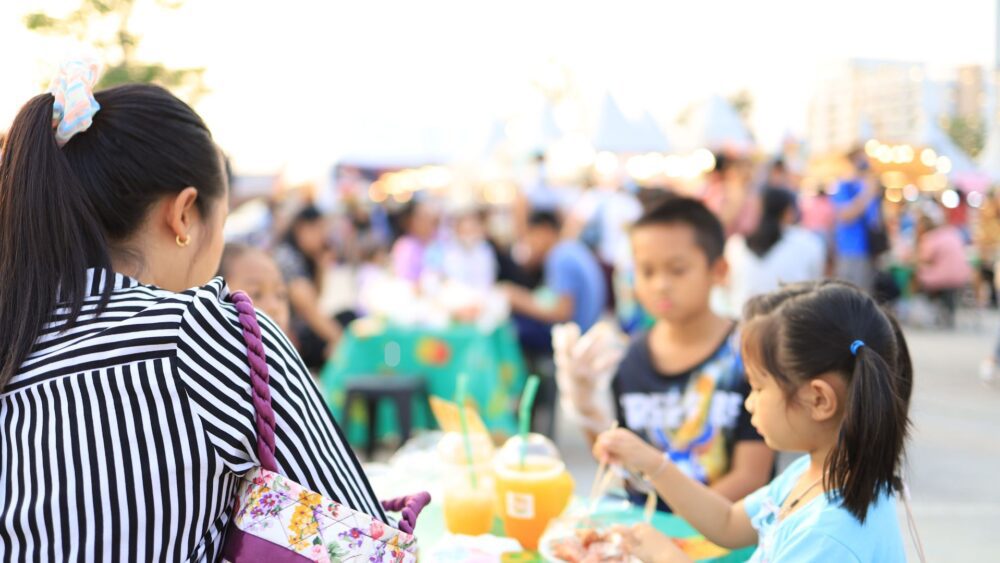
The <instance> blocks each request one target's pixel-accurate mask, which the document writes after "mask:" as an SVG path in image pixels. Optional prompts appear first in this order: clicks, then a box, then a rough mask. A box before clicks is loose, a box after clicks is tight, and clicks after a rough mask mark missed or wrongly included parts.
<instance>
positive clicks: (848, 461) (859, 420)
mask: <svg viewBox="0 0 1000 563" xmlns="http://www.w3.org/2000/svg"><path fill="white" fill-rule="evenodd" d="M891 362H892V363H891V364H890V363H889V362H887V361H886V360H885V359H884V358H882V356H881V355H879V353H878V352H876V351H875V350H873V349H871V348H869V347H868V346H864V345H862V346H859V347H857V354H856V356H855V361H854V373H853V374H852V376H851V378H850V382H849V383H848V388H847V403H846V405H845V413H844V423H843V426H842V427H841V431H840V437H839V439H838V441H837V445H836V446H835V447H834V449H833V450H832V451H831V452H830V457H829V458H828V461H827V463H828V471H827V475H826V483H825V485H826V487H827V489H828V490H836V491H839V493H840V496H841V498H842V502H843V506H844V508H846V509H847V510H848V511H849V512H850V513H851V514H853V515H854V516H855V517H856V518H857V519H858V520H859V521H860V522H861V523H862V524H863V523H864V521H865V516H866V515H867V513H868V507H869V506H870V505H871V504H872V503H873V502H875V501H876V500H877V499H878V497H879V496H880V495H881V494H882V493H889V492H891V491H892V490H893V489H894V488H895V487H896V483H897V474H898V465H899V459H900V457H901V455H902V452H903V444H904V442H905V440H906V436H907V433H908V429H909V421H908V419H907V415H906V411H907V401H906V399H905V398H904V396H903V394H902V392H901V391H902V390H903V386H904V385H903V382H902V381H901V378H900V377H899V376H898V375H897V372H896V363H897V361H896V359H895V358H892V360H891ZM907 387H908V385H907ZM876 445H877V447H875V446H876Z"/></svg>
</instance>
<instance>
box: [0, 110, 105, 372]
mask: <svg viewBox="0 0 1000 563" xmlns="http://www.w3.org/2000/svg"><path fill="white" fill-rule="evenodd" d="M53 101H54V98H53V97H52V95H51V94H42V95H40V96H35V97H34V98H32V99H31V100H30V101H29V102H28V103H27V104H25V105H24V107H22V108H21V111H20V112H19V113H18V115H17V117H16V118H15V120H14V123H13V125H12V126H11V129H10V132H9V135H8V136H7V140H6V144H5V146H4V147H3V150H2V151H0V152H2V158H0V350H2V353H0V389H3V388H4V387H5V386H6V385H7V382H8V381H10V379H11V377H13V376H14V374H15V373H16V372H17V370H18V368H19V367H20V365H21V363H22V362H23V361H24V359H25V358H26V357H27V356H28V354H29V353H30V352H31V349H32V347H33V346H34V341H35V338H36V337H37V335H38V333H39V331H40V330H41V328H42V325H43V324H44V323H45V322H46V320H47V319H48V318H49V315H51V313H52V311H53V310H54V309H55V307H56V305H57V300H58V301H61V302H62V304H65V305H66V306H68V307H69V310H70V318H71V319H75V318H76V316H77V315H78V313H79V311H80V308H81V306H82V301H83V294H84V290H85V284H86V276H87V273H86V269H87V268H88V267H91V266H102V267H107V266H108V264H109V260H108V256H107V251H106V245H105V242H104V235H103V233H102V232H101V230H100V228H99V227H98V223H97V221H95V220H94V212H93V209H92V208H91V207H90V205H88V203H87V198H86V196H85V194H84V193H83V188H82V186H81V184H80V181H79V179H78V178H77V177H76V175H75V174H74V173H73V170H72V169H71V167H70V164H69V161H68V160H67V159H66V156H65V154H64V153H63V149H60V148H59V146H58V145H57V144H56V139H55V135H54V134H53V131H52V103H53ZM74 141H75V139H71V140H70V142H69V143H68V144H67V147H68V146H70V145H72V144H73V142H74ZM57 293H58V295H57ZM70 326H72V324H71V325H70Z"/></svg>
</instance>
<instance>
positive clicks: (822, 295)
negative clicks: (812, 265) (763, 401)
mask: <svg viewBox="0 0 1000 563" xmlns="http://www.w3.org/2000/svg"><path fill="white" fill-rule="evenodd" d="M745 321H746V323H747V324H746V328H745V329H744V332H743V334H744V336H743V350H744V354H745V358H746V361H747V364H748V365H755V366H758V367H759V368H760V369H762V370H763V371H764V372H766V374H767V375H768V376H770V377H773V378H774V379H775V380H776V381H777V383H778V384H779V385H780V386H781V387H782V388H783V389H784V390H785V392H786V393H787V395H788V396H789V397H791V396H792V395H793V394H794V393H795V391H796V390H797V389H798V387H799V386H800V385H802V384H804V383H806V382H808V381H809V380H812V379H815V378H818V377H820V376H821V375H824V374H829V373H836V374H840V375H841V376H843V377H844V379H845V380H846V382H847V397H846V404H845V408H844V420H843V422H842V425H841V428H840V435H839V436H838V438H837V444H836V445H835V446H834V448H833V450H832V451H831V452H830V454H829V457H828V458H827V459H826V475H825V478H824V479H825V480H824V485H825V486H826V488H827V489H828V490H829V491H836V494H837V495H839V497H840V499H841V502H842V504H843V506H844V508H846V509H847V510H848V511H849V512H850V513H851V514H853V515H854V517H855V518H857V519H858V521H860V522H861V523H862V524H863V523H864V521H865V517H866V515H867V513H868V507H869V506H870V505H871V504H872V503H873V502H875V501H876V500H877V499H878V498H879V496H880V495H881V494H883V493H888V492H891V491H892V490H893V489H896V490H898V489H899V488H900V481H899V469H900V466H901V464H902V457H903V449H904V444H905V441H906V438H907V435H908V433H909V427H910V422H909V416H908V411H909V402H910V392H911V390H912V388H913V364H912V362H911V361H910V353H909V349H908V347H907V345H906V340H905V339H904V338H903V334H902V331H901V330H900V328H899V324H898V323H897V322H896V321H895V319H893V318H892V316H891V315H889V314H888V313H886V312H885V311H883V310H882V309H881V308H880V307H879V306H878V304H877V303H876V302H875V300H874V299H872V298H871V297H869V296H868V295H867V294H866V293H864V292H863V291H861V290H860V289H858V288H856V287H854V286H852V285H849V284H846V283H843V282H835V281H825V282H807V283H803V284H795V285H793V286H789V287H787V288H784V289H782V290H779V291H778V292H775V293H772V294H769V295H764V296H760V297H756V298H754V299H752V300H751V301H750V302H749V303H748V304H747V307H746V309H745ZM858 340H860V341H861V342H863V343H864V344H863V345H862V346H860V347H858V348H857V353H856V354H854V353H852V351H851V347H852V344H853V343H854V342H855V341H858Z"/></svg>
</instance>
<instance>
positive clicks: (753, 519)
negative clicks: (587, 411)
mask: <svg viewBox="0 0 1000 563" xmlns="http://www.w3.org/2000/svg"><path fill="white" fill-rule="evenodd" d="M745 316H746V326H745V328H744V330H743V337H742V340H743V341H742V347H743V352H744V358H745V361H746V366H747V375H748V378H749V381H750V385H751V394H750V396H749V397H748V398H747V401H746V405H747V409H748V410H749V411H750V413H751V414H752V418H751V423H752V424H753V425H754V427H755V428H756V429H757V430H758V431H759V432H760V433H761V435H763V436H764V439H765V441H766V443H767V445H769V446H771V447H772V448H774V449H776V450H790V451H805V452H807V453H808V454H809V455H807V456H804V457H802V458H801V459H799V460H798V461H796V462H794V463H792V465H791V466H789V467H788V469H786V470H785V471H784V473H782V474H781V475H779V476H778V477H777V478H776V479H774V480H773V481H772V482H771V483H770V484H769V485H767V486H765V487H763V488H762V489H760V490H758V491H756V492H754V493H752V494H750V495H749V496H748V497H746V498H744V499H743V500H741V501H738V502H735V503H734V502H731V501H729V500H727V499H725V498H724V497H723V496H722V495H719V494H717V493H715V492H712V491H710V490H709V489H707V488H706V487H704V486H703V485H701V484H699V483H697V482H695V481H693V480H691V479H690V478H688V477H686V476H685V475H684V474H682V473H681V472H680V471H679V470H678V469H677V467H675V466H674V465H673V464H671V463H670V462H669V460H668V459H667V458H665V457H664V456H663V454H662V452H660V451H658V450H656V449H655V448H652V447H651V446H649V445H647V444H646V443H645V442H644V441H643V440H641V439H640V438H638V437H637V436H635V435H634V434H631V433H630V432H628V431H626V430H612V431H610V432H606V433H604V434H602V435H601V436H600V437H599V438H598V440H597V442H596V444H595V446H594V453H595V455H596V456H597V457H598V458H599V459H601V460H604V461H607V462H609V463H616V464H622V465H626V466H628V467H631V468H632V469H634V470H637V471H640V472H642V473H643V474H645V475H646V476H647V477H648V479H649V480H650V481H651V482H652V483H653V485H654V486H655V487H656V490H657V492H659V494H660V495H661V496H662V497H663V498H664V499H665V500H666V501H667V503H669V504H670V506H671V507H672V508H673V509H674V511H675V512H676V513H677V514H679V515H680V516H682V517H683V518H684V519H686V520H687V521H688V522H689V523H691V524H692V525H693V526H694V527H695V528H697V529H698V531H699V532H701V533H702V534H703V535H704V536H705V537H706V538H708V539H709V540H711V541H713V542H715V543H716V544H719V545H721V546H724V547H729V548H740V547H746V546H750V545H753V544H755V543H756V544H758V547H757V551H756V552H755V553H754V556H753V558H752V561H836V562H843V561H879V562H884V561H905V556H904V553H903V545H902V540H901V535H900V531H899V526H898V522H897V519H896V500H895V495H896V493H897V492H898V491H899V489H900V481H899V478H898V475H899V469H900V464H901V457H902V453H903V443H904V441H905V438H906V435H907V431H908V428H909V420H908V417H907V411H908V406H909V396H910V389H911V386H912V366H911V363H910V356H909V352H908V350H907V347H906V342H905V341H904V340H903V336H902V334H901V332H900V331H899V328H898V325H897V324H896V322H895V321H894V320H893V319H892V318H891V317H889V316H887V315H886V314H885V313H884V312H883V311H882V310H881V309H880V308H879V307H878V305H877V304H876V303H875V301H874V300H872V299H871V298H870V297H869V296H867V295H866V294H865V293H863V292H861V291H860V290H858V289H857V288H855V287H854V286H851V285H847V284H845V283H842V282H811V283H806V284H799V285H796V286H792V287H789V288H786V289H784V290H782V291H779V292H776V293H771V294H768V295H764V296H760V297H757V298H754V299H753V300H751V301H750V302H749V303H748V304H747V308H746V314H745ZM628 536H629V537H628V542H629V544H630V545H631V546H632V550H633V553H634V554H635V555H637V556H638V557H639V558H640V559H642V560H643V561H646V562H650V561H656V562H659V561H688V559H687V558H686V556H685V555H684V554H683V553H682V552H681V551H680V550H679V549H678V548H677V547H675V546H674V544H673V543H672V542H671V541H670V540H669V539H668V538H667V537H666V536H662V535H660V534H658V533H657V532H656V531H655V530H653V529H652V528H651V527H649V526H645V525H643V526H638V527H636V528H633V529H632V530H631V532H630V533H629V534H628Z"/></svg>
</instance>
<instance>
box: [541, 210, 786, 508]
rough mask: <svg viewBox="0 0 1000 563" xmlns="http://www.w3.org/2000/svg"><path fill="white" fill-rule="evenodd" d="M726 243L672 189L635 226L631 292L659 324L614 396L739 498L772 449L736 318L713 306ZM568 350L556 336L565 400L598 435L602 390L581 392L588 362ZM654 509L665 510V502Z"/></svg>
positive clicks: (673, 454)
mask: <svg viewBox="0 0 1000 563" xmlns="http://www.w3.org/2000/svg"><path fill="white" fill-rule="evenodd" d="M724 241H725V238H724V234H723V229H722V224H721V223H720V222H719V219H718V218H716V216H715V215H713V214H712V212H711V211H709V210H708V209H707V208H706V207H705V205H703V204H702V203H700V202H699V201H697V200H694V199H689V198H682V197H675V196H671V197H670V198H668V199H666V200H664V201H663V202H662V203H659V204H658V205H656V206H655V207H653V208H652V209H650V210H649V211H647V212H646V213H645V214H644V215H643V216H642V217H640V218H639V220H638V221H637V222H636V223H635V225H634V226H633V227H632V230H631V242H632V254H633V258H634V261H635V293H636V297H637V299H638V301H639V303H641V304H642V306H643V308H644V309H645V310H646V311H647V312H649V314H651V315H652V316H654V317H655V318H656V323H655V324H654V326H653V327H652V329H650V330H649V331H648V332H644V333H642V334H640V335H638V336H637V337H636V339H635V340H633V342H632V344H631V345H630V346H629V348H628V350H627V351H626V353H625V356H624V358H623V359H622V360H621V362H620V363H619V365H618V367H617V369H616V371H615V375H614V377H613V379H612V383H611V394H612V395H613V398H614V406H615V410H616V413H617V420H618V423H619V425H620V426H621V427H622V428H627V429H629V430H630V431H631V432H633V433H635V434H638V435H639V436H642V438H643V439H644V440H645V441H646V442H648V443H649V444H652V445H653V446H652V447H653V448H655V449H656V451H659V452H661V453H666V454H667V455H669V456H670V458H671V459H672V460H674V462H675V463H676V464H677V465H678V466H679V467H682V468H683V471H684V472H685V473H686V474H687V475H688V476H690V477H693V478H695V479H697V480H698V481H700V482H702V483H706V484H707V485H708V486H710V487H711V488H712V489H713V490H715V491H716V492H717V493H719V494H721V495H722V496H723V497H725V498H728V499H730V500H736V499H740V498H743V497H744V496H746V495H747V494H749V493H750V492H752V491H754V490H756V489H758V488H759V487H761V486H763V485H764V484H765V483H767V481H768V480H769V479H770V478H771V476H772V472H773V464H774V452H772V451H771V450H770V449H769V448H768V447H767V446H766V445H765V444H764V442H763V440H762V439H761V437H760V435H758V434H757V432H756V431H755V430H754V429H753V427H752V426H751V425H750V415H749V413H748V412H747V411H746V409H745V408H744V400H745V399H746V397H747V395H749V393H750V387H749V386H748V385H747V381H746V378H745V376H744V373H743V367H742V363H741V361H740V357H739V346H738V340H737V339H736V338H735V336H734V335H735V322H734V321H732V320H730V319H726V318H722V317H719V316H718V315H716V314H715V313H713V312H712V309H711V308H710V306H709V299H710V293H711V289H712V286H713V285H717V284H720V283H722V281H723V280H724V279H725V275H726V263H725V260H724V259H723V258H722V252H723V245H724ZM557 340H558V339H557ZM584 340H585V339H584V338H581V339H580V342H583V341H584ZM564 348H565V346H564V345H563V343H560V345H559V346H558V349H557V350H556V363H557V369H558V371H559V373H558V376H559V381H560V386H561V391H562V393H563V396H564V398H565V399H564V400H566V399H568V400H572V401H574V402H575V404H574V405H573V407H574V409H575V410H576V411H577V412H578V413H580V415H581V416H582V417H584V418H585V419H586V420H585V421H584V423H583V424H584V425H585V426H586V427H587V428H588V433H589V435H590V437H591V438H593V437H596V435H597V432H600V431H603V430H606V429H607V428H609V427H610V426H611V422H612V421H611V420H609V419H608V418H606V417H602V416H601V413H600V412H599V411H600V410H601V409H600V407H599V406H597V405H596V403H597V402H599V401H600V399H601V397H600V396H601V395H602V394H603V393H604V390H601V389H596V388H594V389H592V390H588V391H587V392H580V390H581V388H583V389H586V388H587V387H588V386H593V385H594V383H593V381H594V380H595V378H594V374H593V373H590V371H591V366H592V362H588V361H587V360H586V358H583V357H576V358H575V359H574V358H573V357H571V356H573V354H567V353H566V350H565V349H564ZM577 348H582V346H580V347H577ZM588 394H589V396H590V398H591V399H592V401H591V402H588V401H587V397H586V396H587V395H588ZM629 493H630V497H631V499H632V501H633V502H634V503H636V504H638V505H642V504H643V503H644V502H645V500H646V497H645V495H644V494H642V493H641V492H639V491H631V490H630V491H629ZM659 508H660V509H661V510H668V506H667V505H666V504H664V503H663V501H662V500H661V501H660V503H659Z"/></svg>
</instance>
